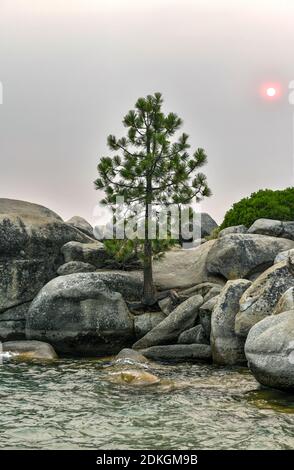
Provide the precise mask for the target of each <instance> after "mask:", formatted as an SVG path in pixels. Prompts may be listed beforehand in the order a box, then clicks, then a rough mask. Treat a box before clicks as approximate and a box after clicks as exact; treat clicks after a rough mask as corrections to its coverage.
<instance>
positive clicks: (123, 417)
mask: <svg viewBox="0 0 294 470" xmlns="http://www.w3.org/2000/svg"><path fill="white" fill-rule="evenodd" d="M117 367H118V366H117ZM112 370H113V369H112V366H111V364H109V363H106V362H103V361H101V360H100V361H97V360H79V361H78V360H62V361H58V362H54V363H52V364H37V363H19V362H4V364H3V365H2V366H1V367H0V443H1V444H0V447H1V448H5V449H71V448H75V449H171V450H172V449H183V450H184V449H293V448H294V399H293V396H291V395H289V394H285V393H282V392H277V391H270V390H265V389H261V388H260V387H259V385H258V384H257V382H256V381H255V380H254V378H253V377H252V376H251V374H250V373H249V372H248V371H247V370H246V369H237V368H231V369H229V368H225V367H215V366H210V365H203V364H181V365H164V366H163V365H154V367H151V370H150V372H152V373H153V374H155V375H157V376H159V377H160V378H161V384H162V385H154V386H149V387H142V388H134V387H131V386H129V385H121V384H114V383H111V381H110V374H111V371H112Z"/></svg>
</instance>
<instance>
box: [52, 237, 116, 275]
mask: <svg viewBox="0 0 294 470" xmlns="http://www.w3.org/2000/svg"><path fill="white" fill-rule="evenodd" d="M61 252H62V254H63V256H64V261H65V263H68V262H70V261H82V262H83V263H89V264H92V265H93V266H95V267H96V268H103V267H105V261H106V260H107V258H108V255H107V253H106V251H105V248H104V245H103V243H100V242H97V241H93V242H91V243H79V242H68V243H66V244H65V245H64V246H63V247H62V248H61Z"/></svg>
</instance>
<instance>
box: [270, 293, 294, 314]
mask: <svg viewBox="0 0 294 470" xmlns="http://www.w3.org/2000/svg"><path fill="white" fill-rule="evenodd" d="M288 310H294V287H290V289H288V290H286V292H284V294H283V295H282V297H280V300H279V301H278V303H277V304H276V306H275V308H274V311H273V315H278V314H279V313H282V312H287V311H288Z"/></svg>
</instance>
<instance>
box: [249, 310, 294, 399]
mask: <svg viewBox="0 0 294 470" xmlns="http://www.w3.org/2000/svg"><path fill="white" fill-rule="evenodd" d="M245 353H246V357H247V359H248V365H249V368H250V370H251V372H252V373H253V375H254V377H255V378H256V380H258V382H260V383H261V384H262V385H266V386H267V387H274V388H278V389H282V390H294V310H290V311H288V312H283V313H280V314H279V315H274V316H270V317H267V318H264V319H263V320H261V321H260V322H259V323H257V324H256V325H254V326H253V327H252V328H251V330H250V331H249V334H248V337H247V340H246V344H245Z"/></svg>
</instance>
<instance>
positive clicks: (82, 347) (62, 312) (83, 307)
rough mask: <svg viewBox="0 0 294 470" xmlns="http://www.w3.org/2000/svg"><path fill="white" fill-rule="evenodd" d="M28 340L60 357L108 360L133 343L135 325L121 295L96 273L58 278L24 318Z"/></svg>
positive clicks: (40, 295) (48, 285)
mask: <svg viewBox="0 0 294 470" xmlns="http://www.w3.org/2000/svg"><path fill="white" fill-rule="evenodd" d="M26 336H27V338H28V339H36V340H40V341H46V342H49V343H50V344H52V345H53V346H54V347H55V349H56V351H58V352H59V353H61V354H70V355H81V356H107V355H112V354H116V353H118V352H119V351H120V350H121V349H122V348H123V347H126V346H130V345H131V344H132V343H133V341H134V322H133V317H132V315H131V314H130V313H129V311H128V308H127V305H126V303H125V301H124V300H123V298H122V296H121V294H119V293H118V292H113V291H111V290H109V289H108V287H107V286H106V285H105V283H104V282H103V281H102V280H101V277H99V273H79V274H71V275H68V276H60V277H58V278H56V279H53V280H52V281H50V282H49V283H48V284H47V285H46V286H44V287H43V289H41V291H40V292H39V294H38V295H37V297H36V298H35V299H34V301H33V302H32V304H31V307H30V309H29V311H28V315H27V323H26Z"/></svg>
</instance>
